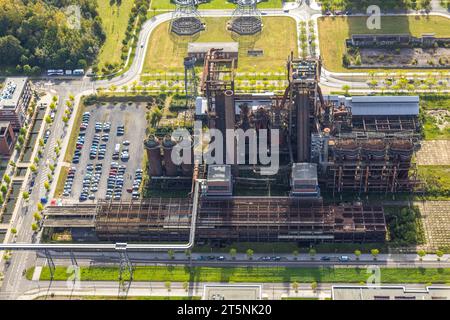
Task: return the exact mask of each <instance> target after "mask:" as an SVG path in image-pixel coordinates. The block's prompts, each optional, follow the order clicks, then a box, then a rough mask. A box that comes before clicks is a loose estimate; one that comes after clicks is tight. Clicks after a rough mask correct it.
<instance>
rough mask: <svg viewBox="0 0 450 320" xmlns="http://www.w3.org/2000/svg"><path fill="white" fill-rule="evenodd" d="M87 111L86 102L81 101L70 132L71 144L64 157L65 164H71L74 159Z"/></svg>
mask: <svg viewBox="0 0 450 320" xmlns="http://www.w3.org/2000/svg"><path fill="white" fill-rule="evenodd" d="M84 110H85V104H84V100H83V99H81V101H80V104H79V105H78V109H77V113H76V114H75V115H73V116H75V119H74V123H73V127H72V131H71V132H70V138H69V143H68V145H67V149H66V154H65V155H64V162H71V161H72V158H73V153H74V152H75V148H76V146H77V145H76V141H77V139H78V134H79V133H80V124H81V120H82V116H83V113H84Z"/></svg>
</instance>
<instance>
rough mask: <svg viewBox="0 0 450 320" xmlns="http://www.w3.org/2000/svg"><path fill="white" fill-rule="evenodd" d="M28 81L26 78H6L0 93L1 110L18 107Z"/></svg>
mask: <svg viewBox="0 0 450 320" xmlns="http://www.w3.org/2000/svg"><path fill="white" fill-rule="evenodd" d="M27 80H28V78H26V77H14V78H6V80H5V83H4V86H3V88H2V90H1V93H0V109H1V108H15V107H16V105H17V103H18V102H19V99H20V96H21V95H22V92H23V89H24V87H25V84H26V82H27Z"/></svg>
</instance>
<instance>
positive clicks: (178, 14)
mask: <svg viewBox="0 0 450 320" xmlns="http://www.w3.org/2000/svg"><path fill="white" fill-rule="evenodd" d="M175 2H176V9H175V11H174V12H173V14H172V20H171V22H170V31H171V32H173V33H175V34H177V35H179V36H192V35H195V34H196V33H198V32H200V31H202V30H205V24H204V23H203V22H202V20H201V17H200V14H199V13H198V11H197V8H196V5H195V1H194V0H176V1H175Z"/></svg>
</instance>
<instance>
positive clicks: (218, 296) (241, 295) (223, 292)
mask: <svg viewBox="0 0 450 320" xmlns="http://www.w3.org/2000/svg"><path fill="white" fill-rule="evenodd" d="M261 298H262V288H261V285H233V284H226V285H210V284H205V286H204V287H203V296H202V300H261Z"/></svg>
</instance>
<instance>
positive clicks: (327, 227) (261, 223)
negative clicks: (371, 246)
mask: <svg viewBox="0 0 450 320" xmlns="http://www.w3.org/2000/svg"><path fill="white" fill-rule="evenodd" d="M98 209H99V211H98V213H97V222H96V231H97V234H98V236H99V237H100V239H102V240H109V241H125V240H127V241H130V240H133V241H148V240H152V241H185V240H186V238H187V237H188V235H189V228H190V217H189V212H190V210H191V204H190V201H188V200H187V199H148V200H142V201H140V202H138V203H136V202H129V203H121V204H117V203H112V202H107V203H106V202H105V203H104V204H101V205H100V206H99V207H98ZM198 210H199V211H198V218H197V227H196V229H197V230H196V241H212V242H230V241H262V242H267V241H305V242H311V241H312V242H378V241H380V242H383V241H384V239H385V236H386V224H385V220H384V212H383V208H382V207H371V206H361V205H341V206H324V205H321V204H317V203H316V204H309V205H308V204H305V203H304V202H302V201H299V200H297V199H294V198H289V197H269V198H256V197H234V198H228V199H202V200H201V201H200V204H199V209H198Z"/></svg>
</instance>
